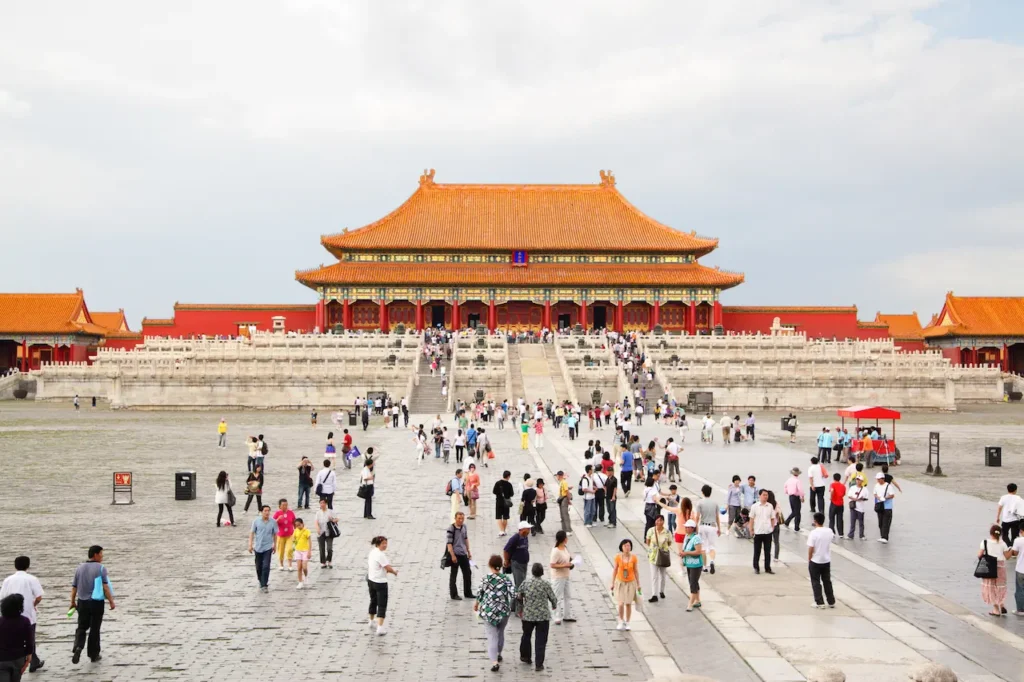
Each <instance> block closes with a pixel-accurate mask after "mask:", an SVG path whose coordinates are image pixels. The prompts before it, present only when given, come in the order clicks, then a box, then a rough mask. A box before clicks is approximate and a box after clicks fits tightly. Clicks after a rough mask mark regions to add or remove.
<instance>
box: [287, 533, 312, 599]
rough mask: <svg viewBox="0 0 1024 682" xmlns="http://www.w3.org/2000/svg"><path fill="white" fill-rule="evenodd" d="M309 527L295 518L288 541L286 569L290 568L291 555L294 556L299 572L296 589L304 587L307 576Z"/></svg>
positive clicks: (309, 551) (310, 548)
mask: <svg viewBox="0 0 1024 682" xmlns="http://www.w3.org/2000/svg"><path fill="white" fill-rule="evenodd" d="M311 535H312V534H311V533H310V531H309V529H308V528H306V522H305V521H303V520H302V519H301V518H297V519H295V528H294V529H293V530H292V536H291V542H290V543H288V549H289V554H288V562H289V563H288V570H289V571H290V570H291V560H292V557H294V558H295V570H296V572H297V573H298V574H299V584H298V585H296V586H295V587H296V589H299V590H301V589H302V588H303V587H305V585H306V583H305V581H306V578H308V577H309V555H310V554H311V553H312V551H313V550H312V544H311V542H310V536H311Z"/></svg>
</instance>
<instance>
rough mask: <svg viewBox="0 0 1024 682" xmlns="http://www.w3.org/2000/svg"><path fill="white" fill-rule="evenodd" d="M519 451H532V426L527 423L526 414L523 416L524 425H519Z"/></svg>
mask: <svg viewBox="0 0 1024 682" xmlns="http://www.w3.org/2000/svg"><path fill="white" fill-rule="evenodd" d="M519 449H520V450H529V449H530V425H529V423H527V421H526V415H525V414H524V415H523V418H522V423H520V424H519Z"/></svg>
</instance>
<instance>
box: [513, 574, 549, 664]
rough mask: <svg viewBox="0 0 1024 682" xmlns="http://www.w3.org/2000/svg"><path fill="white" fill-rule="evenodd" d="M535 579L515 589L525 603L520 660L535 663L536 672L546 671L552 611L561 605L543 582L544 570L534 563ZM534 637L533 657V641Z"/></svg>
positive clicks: (547, 583) (544, 581)
mask: <svg viewBox="0 0 1024 682" xmlns="http://www.w3.org/2000/svg"><path fill="white" fill-rule="evenodd" d="M530 572H531V573H532V577H531V578H530V579H529V580H526V581H525V582H523V584H521V585H520V586H519V587H518V588H517V589H516V597H518V598H519V599H520V600H521V601H522V605H523V611H522V614H521V615H522V619H523V637H522V639H521V640H519V660H520V661H522V662H523V663H533V664H534V668H535V669H536V670H543V669H544V654H545V652H546V651H547V646H548V629H549V628H550V626H551V610H552V609H553V608H555V607H556V606H558V599H557V598H555V591H554V590H553V589H551V583H549V582H548V581H547V580H545V579H544V567H543V566H542V565H541V564H540V563H535V564H534V565H533V567H532V568H531V569H530ZM531 637H534V638H535V641H534V643H533V644H534V646H533V652H532V654H533V655H532V656H531V651H530V648H531V647H530V638H531Z"/></svg>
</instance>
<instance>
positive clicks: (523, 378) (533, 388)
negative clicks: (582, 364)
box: [509, 343, 564, 403]
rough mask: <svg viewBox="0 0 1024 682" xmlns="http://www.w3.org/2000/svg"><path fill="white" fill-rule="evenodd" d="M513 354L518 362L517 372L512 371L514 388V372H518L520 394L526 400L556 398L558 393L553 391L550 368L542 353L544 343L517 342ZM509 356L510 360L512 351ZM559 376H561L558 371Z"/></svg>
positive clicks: (553, 385)
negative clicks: (520, 386)
mask: <svg viewBox="0 0 1024 682" xmlns="http://www.w3.org/2000/svg"><path fill="white" fill-rule="evenodd" d="M515 355H516V356H517V361H518V364H519V372H518V373H513V375H512V385H513V388H515V386H516V374H518V376H519V377H520V379H519V380H520V382H521V384H522V390H523V392H522V394H521V395H522V396H523V397H524V398H526V402H527V403H533V402H535V401H537V400H549V399H550V400H557V399H558V394H557V392H556V391H555V383H554V381H553V377H552V376H551V370H550V369H549V368H548V359H547V356H546V355H545V354H544V344H539V343H517V344H515ZM509 358H510V360H511V358H512V353H509ZM559 376H561V373H560V372H559ZM563 386H564V384H563ZM517 397H518V396H517Z"/></svg>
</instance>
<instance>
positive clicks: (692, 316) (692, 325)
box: [686, 301, 697, 336]
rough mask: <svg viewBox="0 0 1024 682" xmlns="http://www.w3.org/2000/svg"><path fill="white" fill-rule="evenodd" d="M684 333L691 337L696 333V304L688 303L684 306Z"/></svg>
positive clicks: (694, 302)
mask: <svg viewBox="0 0 1024 682" xmlns="http://www.w3.org/2000/svg"><path fill="white" fill-rule="evenodd" d="M686 333H687V334H690V335H691V336H693V335H695V334H696V333H697V302H696V301H690V305H688V306H686Z"/></svg>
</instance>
